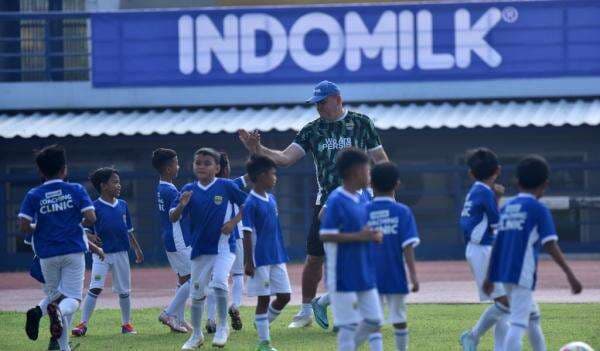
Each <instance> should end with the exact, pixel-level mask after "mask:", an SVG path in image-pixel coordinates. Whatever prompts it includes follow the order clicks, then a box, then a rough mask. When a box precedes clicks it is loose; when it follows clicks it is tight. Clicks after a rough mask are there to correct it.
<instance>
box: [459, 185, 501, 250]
mask: <svg viewBox="0 0 600 351" xmlns="http://www.w3.org/2000/svg"><path fill="white" fill-rule="evenodd" d="M498 216H499V214H498V203H497V202H496V196H495V195H494V192H493V191H492V189H491V188H490V187H489V186H487V185H486V184H484V183H482V182H475V183H474V184H473V185H472V186H471V189H470V190H469V193H468V194H467V198H466V199H465V205H464V207H463V210H462V212H461V214H460V228H461V229H462V231H463V234H464V236H465V244H468V243H473V244H479V245H492V244H493V243H494V228H495V226H496V225H497V224H498Z"/></svg>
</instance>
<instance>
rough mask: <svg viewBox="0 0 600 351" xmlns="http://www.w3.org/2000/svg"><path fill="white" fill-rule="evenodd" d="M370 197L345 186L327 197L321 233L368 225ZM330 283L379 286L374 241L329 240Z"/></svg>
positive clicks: (340, 287)
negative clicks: (374, 258)
mask: <svg viewBox="0 0 600 351" xmlns="http://www.w3.org/2000/svg"><path fill="white" fill-rule="evenodd" d="M366 204H367V202H366V200H365V198H364V197H362V196H360V195H359V194H358V193H355V194H351V193H349V192H348V191H346V190H345V189H344V188H343V187H338V188H337V189H335V190H334V191H333V192H332V193H331V194H330V195H329V198H328V199H327V203H326V208H325V213H324V215H323V220H322V221H321V229H320V234H321V235H323V234H328V235H331V234H339V233H354V232H359V231H361V230H362V229H363V228H364V227H365V225H367V207H366ZM324 246H325V252H326V254H327V255H326V258H327V287H328V290H329V291H330V292H332V291H365V290H370V289H373V288H375V283H376V275H375V265H374V263H373V250H372V244H371V243H370V242H353V243H332V242H326V243H325V245H324Z"/></svg>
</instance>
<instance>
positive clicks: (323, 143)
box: [294, 111, 381, 205]
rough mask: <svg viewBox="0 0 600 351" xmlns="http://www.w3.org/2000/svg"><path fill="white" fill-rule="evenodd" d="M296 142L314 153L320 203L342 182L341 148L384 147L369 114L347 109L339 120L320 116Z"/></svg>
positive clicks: (307, 125)
mask: <svg viewBox="0 0 600 351" xmlns="http://www.w3.org/2000/svg"><path fill="white" fill-rule="evenodd" d="M294 144H297V145H299V146H300V147H302V149H303V150H304V152H306V153H309V152H310V153H312V155H313V158H314V161H315V169H316V172H317V183H318V185H319V193H318V195H317V205H319V204H322V203H325V201H326V200H327V196H328V195H329V194H330V193H331V192H332V191H333V190H335V188H337V187H338V186H340V185H341V184H342V180H341V178H340V177H339V175H338V174H337V171H336V168H335V157H336V155H337V153H338V151H339V150H341V149H345V148H348V147H356V148H359V149H362V150H365V151H368V150H373V149H376V148H378V147H380V146H381V139H379V135H378V134H377V131H375V126H374V125H373V121H372V120H371V119H370V118H369V117H367V116H365V115H363V114H360V113H357V112H353V111H347V113H346V115H345V116H344V117H343V118H342V119H340V120H338V121H333V122H331V121H327V120H325V119H323V118H318V119H315V120H314V121H312V122H309V123H307V124H306V125H305V126H304V127H303V128H302V129H301V130H300V131H299V132H298V134H297V135H296V138H294Z"/></svg>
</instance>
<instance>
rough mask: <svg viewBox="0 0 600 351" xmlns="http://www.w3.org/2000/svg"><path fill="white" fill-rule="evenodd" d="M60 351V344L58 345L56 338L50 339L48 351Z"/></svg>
mask: <svg viewBox="0 0 600 351" xmlns="http://www.w3.org/2000/svg"><path fill="white" fill-rule="evenodd" d="M56 350H58V351H60V344H59V343H58V340H56V339H55V338H50V343H49V344H48V351H56Z"/></svg>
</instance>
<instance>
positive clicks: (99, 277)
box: [81, 254, 112, 324]
mask: <svg viewBox="0 0 600 351" xmlns="http://www.w3.org/2000/svg"><path fill="white" fill-rule="evenodd" d="M109 262H112V254H107V255H106V258H105V259H104V261H101V260H100V258H99V257H98V256H96V255H92V274H91V276H90V290H89V291H88V293H87V296H86V297H85V300H84V301H83V307H82V309H81V322H82V323H86V324H87V323H88V322H89V320H90V318H91V317H92V313H93V312H94V309H95V308H96V301H97V299H98V296H100V293H101V292H102V289H103V288H104V282H105V280H106V274H108V271H109V270H110V265H111V264H110V263H109Z"/></svg>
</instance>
